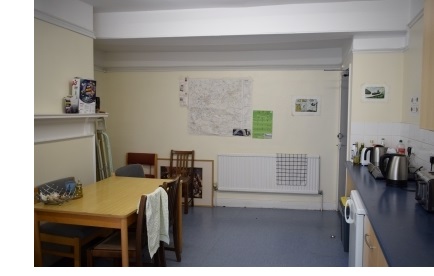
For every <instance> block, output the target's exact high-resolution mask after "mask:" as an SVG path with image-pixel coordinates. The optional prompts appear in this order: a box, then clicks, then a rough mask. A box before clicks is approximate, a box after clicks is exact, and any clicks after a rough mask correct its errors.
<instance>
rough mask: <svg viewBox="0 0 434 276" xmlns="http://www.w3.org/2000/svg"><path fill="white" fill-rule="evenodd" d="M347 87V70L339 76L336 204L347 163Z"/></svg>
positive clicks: (341, 193) (342, 194)
mask: <svg viewBox="0 0 434 276" xmlns="http://www.w3.org/2000/svg"><path fill="white" fill-rule="evenodd" d="M348 85H349V70H348V69H347V70H345V71H343V72H342V75H341V97H340V102H341V104H340V115H339V116H340V119H339V133H338V135H337V138H338V144H337V147H338V204H339V200H340V198H341V197H342V196H344V195H345V182H346V168H345V163H346V161H347V137H348Z"/></svg>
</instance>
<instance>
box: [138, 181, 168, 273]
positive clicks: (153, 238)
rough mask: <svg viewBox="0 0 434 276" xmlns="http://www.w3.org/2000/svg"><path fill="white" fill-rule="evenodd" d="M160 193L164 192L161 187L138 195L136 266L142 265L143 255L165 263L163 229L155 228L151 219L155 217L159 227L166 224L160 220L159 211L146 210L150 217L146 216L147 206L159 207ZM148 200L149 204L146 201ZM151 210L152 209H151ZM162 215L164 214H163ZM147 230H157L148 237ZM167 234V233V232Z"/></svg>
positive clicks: (161, 196) (161, 195)
mask: <svg viewBox="0 0 434 276" xmlns="http://www.w3.org/2000/svg"><path fill="white" fill-rule="evenodd" d="M162 193H165V192H164V191H163V190H162V189H161V188H158V189H157V190H156V191H155V192H153V193H151V194H148V195H142V196H141V197H140V202H139V208H138V210H137V224H136V264H137V266H142V264H143V259H144V258H143V257H144V256H150V257H151V258H152V259H154V261H155V260H156V261H157V262H158V263H160V264H164V265H165V263H166V262H165V260H164V254H163V253H164V251H162V249H164V247H162V246H163V243H162V240H161V235H162V233H163V232H164V231H162V230H161V229H159V228H157V229H156V228H155V226H156V224H155V222H152V220H155V219H157V220H158V221H159V222H160V224H159V227H164V225H166V226H168V225H167V221H166V224H164V223H162V222H161V212H159V213H160V216H158V215H157V213H154V212H150V213H149V212H148V214H150V217H147V215H146V214H147V212H146V209H147V208H156V206H158V208H160V204H161V203H160V202H161V200H162V198H163V197H164V196H163V194H162ZM148 201H149V204H148V203H147V202H148ZM151 210H152V209H151ZM163 216H164V215H163ZM148 227H150V228H151V229H148ZM148 230H151V231H158V232H157V233H155V232H154V233H151V234H150V235H149V237H148ZM167 235H168V233H167ZM167 242H168V241H167ZM144 249H146V250H148V252H144Z"/></svg>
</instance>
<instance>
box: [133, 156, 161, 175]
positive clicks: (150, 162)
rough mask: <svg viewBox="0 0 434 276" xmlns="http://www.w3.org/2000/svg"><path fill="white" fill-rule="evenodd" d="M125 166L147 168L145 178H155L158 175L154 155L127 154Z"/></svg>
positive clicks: (156, 159) (156, 157)
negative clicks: (137, 165)
mask: <svg viewBox="0 0 434 276" xmlns="http://www.w3.org/2000/svg"><path fill="white" fill-rule="evenodd" d="M127 164H141V165H142V166H144V167H147V168H148V171H149V173H146V172H145V177H148V178H156V177H157V175H158V155H157V154H156V153H142V152H128V153H127Z"/></svg>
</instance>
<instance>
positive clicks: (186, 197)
mask: <svg viewBox="0 0 434 276" xmlns="http://www.w3.org/2000/svg"><path fill="white" fill-rule="evenodd" d="M184 214H188V194H186V195H185V196H184Z"/></svg>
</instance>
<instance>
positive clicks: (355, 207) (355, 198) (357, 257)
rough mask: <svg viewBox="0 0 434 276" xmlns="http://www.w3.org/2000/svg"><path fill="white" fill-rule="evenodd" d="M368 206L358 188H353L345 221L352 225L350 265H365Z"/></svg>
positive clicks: (348, 200)
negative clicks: (364, 228)
mask: <svg viewBox="0 0 434 276" xmlns="http://www.w3.org/2000/svg"><path fill="white" fill-rule="evenodd" d="M365 215H366V208H365V205H363V202H362V198H361V197H360V194H359V192H358V191H356V190H352V191H351V194H350V197H349V198H348V199H347V203H346V204H345V221H346V222H347V223H348V224H349V225H350V235H349V249H348V266H362V265H363V227H364V218H365Z"/></svg>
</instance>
